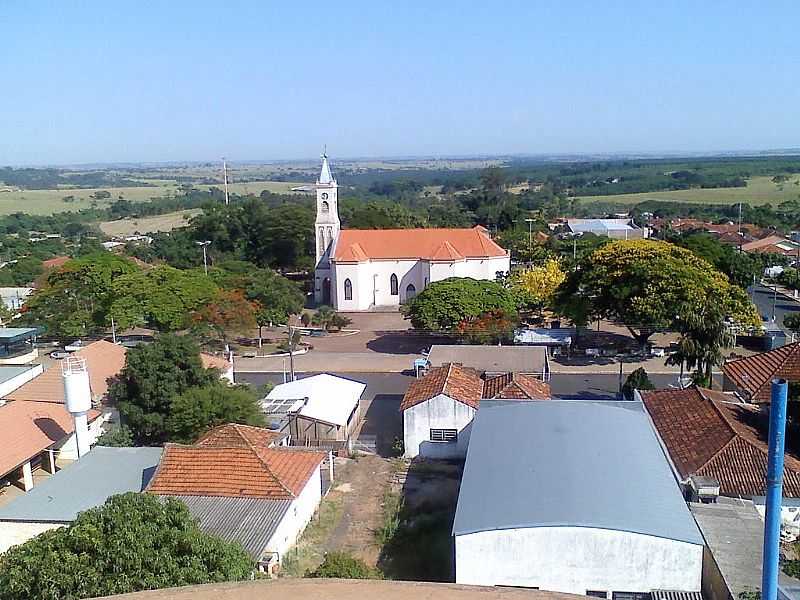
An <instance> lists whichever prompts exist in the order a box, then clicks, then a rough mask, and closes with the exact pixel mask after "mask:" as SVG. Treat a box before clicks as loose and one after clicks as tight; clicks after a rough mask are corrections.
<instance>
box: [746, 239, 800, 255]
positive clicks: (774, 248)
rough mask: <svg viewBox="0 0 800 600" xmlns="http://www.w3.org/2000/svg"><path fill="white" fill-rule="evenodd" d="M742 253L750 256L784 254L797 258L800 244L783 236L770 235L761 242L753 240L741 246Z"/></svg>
mask: <svg viewBox="0 0 800 600" xmlns="http://www.w3.org/2000/svg"><path fill="white" fill-rule="evenodd" d="M741 250H742V252H747V253H748V254H782V255H783V256H788V257H790V258H796V257H797V256H798V252H800V244H798V243H797V242H793V241H792V240H790V239H788V238H785V237H783V236H781V235H770V236H767V237H765V238H762V239H760V240H753V241H752V242H746V243H744V244H742V245H741Z"/></svg>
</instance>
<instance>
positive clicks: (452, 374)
mask: <svg viewBox="0 0 800 600" xmlns="http://www.w3.org/2000/svg"><path fill="white" fill-rule="evenodd" d="M482 393H483V380H482V379H481V378H480V375H479V374H478V372H477V371H476V370H474V369H470V368H468V367H462V366H461V365H457V364H453V363H448V364H446V365H442V366H441V367H433V368H432V369H430V370H429V371H428V373H427V374H426V375H425V376H424V377H422V378H420V379H415V380H414V381H413V382H411V385H410V386H408V390H406V393H405V395H404V396H403V401H402V402H401V403H400V410H401V411H403V410H407V409H409V408H411V407H412V406H416V405H417V404H422V403H423V402H426V401H428V400H430V399H431V398H435V397H436V396H438V395H439V394H444V395H445V396H448V397H450V398H452V399H453V400H456V401H457V402H461V403H462V404H466V405H467V406H471V407H472V408H478V404H479V403H480V401H481V394H482Z"/></svg>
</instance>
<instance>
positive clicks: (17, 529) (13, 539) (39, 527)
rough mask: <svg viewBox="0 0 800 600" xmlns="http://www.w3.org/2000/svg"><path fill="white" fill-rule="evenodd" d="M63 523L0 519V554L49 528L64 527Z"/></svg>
mask: <svg viewBox="0 0 800 600" xmlns="http://www.w3.org/2000/svg"><path fill="white" fill-rule="evenodd" d="M64 525H65V524H64V523H28V522H17V521H0V554H2V553H3V552H5V551H6V550H8V549H9V548H11V546H17V545H18V544H24V543H25V542H27V541H28V540H29V539H31V538H33V537H36V536H37V535H39V534H40V533H43V532H45V531H48V530H50V529H57V528H58V527H64Z"/></svg>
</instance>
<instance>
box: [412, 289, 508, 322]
mask: <svg viewBox="0 0 800 600" xmlns="http://www.w3.org/2000/svg"><path fill="white" fill-rule="evenodd" d="M492 311H501V312H502V313H503V314H504V315H505V316H506V317H508V318H511V319H516V315H517V308H516V302H515V299H514V296H513V294H512V293H511V292H510V291H509V290H507V289H505V288H504V287H503V286H502V285H500V284H499V283H497V282H494V281H485V280H476V279H471V278H468V277H465V278H460V277H450V278H449V279H444V280H442V281H436V282H434V283H432V284H430V285H429V286H428V287H426V288H425V289H424V290H423V291H422V292H421V293H420V294H419V295H418V296H416V297H415V298H414V299H413V300H411V302H409V303H408V304H406V305H405V307H404V312H405V314H406V315H407V316H408V317H409V318H410V319H411V324H412V325H413V327H414V328H415V329H424V330H431V331H447V332H455V331H456V329H457V328H458V326H459V324H460V323H462V322H463V321H465V320H468V319H474V318H477V317H480V316H481V315H483V314H486V313H490V312H492Z"/></svg>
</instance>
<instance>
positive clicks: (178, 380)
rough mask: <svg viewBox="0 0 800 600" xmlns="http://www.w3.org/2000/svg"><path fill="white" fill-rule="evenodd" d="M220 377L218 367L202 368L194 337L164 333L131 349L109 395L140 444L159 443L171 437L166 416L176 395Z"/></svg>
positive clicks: (205, 384)
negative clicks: (145, 343)
mask: <svg viewBox="0 0 800 600" xmlns="http://www.w3.org/2000/svg"><path fill="white" fill-rule="evenodd" d="M218 379H219V373H218V372H217V371H216V370H215V369H205V368H203V364H202V361H201V360H200V349H199V348H198V346H197V344H196V343H195V342H194V341H192V340H191V339H190V338H188V337H183V336H178V335H175V334H162V335H160V336H158V337H157V338H156V340H155V341H154V342H153V343H152V344H147V345H142V346H137V347H136V348H132V349H131V350H129V351H128V354H127V356H126V357H125V367H124V368H123V369H122V372H121V373H120V374H119V375H118V376H117V377H115V378H114V380H113V381H112V383H111V385H110V387H109V392H108V396H109V399H110V400H111V401H112V402H113V403H116V405H117V407H118V408H119V412H120V417H121V419H122V423H123V424H124V425H125V426H127V427H129V428H130V430H131V433H132V434H133V438H134V440H135V442H136V443H137V444H139V445H158V444H161V443H163V442H165V441H167V440H168V439H169V431H168V428H167V420H168V419H169V416H170V414H171V409H172V400H173V398H175V397H176V396H179V395H180V394H183V393H184V392H186V391H187V390H189V389H190V388H195V387H204V386H208V385H211V384H213V383H216V382H217V381H218Z"/></svg>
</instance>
